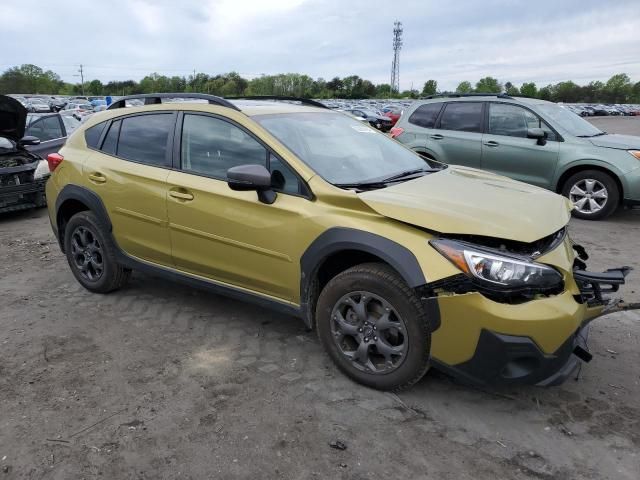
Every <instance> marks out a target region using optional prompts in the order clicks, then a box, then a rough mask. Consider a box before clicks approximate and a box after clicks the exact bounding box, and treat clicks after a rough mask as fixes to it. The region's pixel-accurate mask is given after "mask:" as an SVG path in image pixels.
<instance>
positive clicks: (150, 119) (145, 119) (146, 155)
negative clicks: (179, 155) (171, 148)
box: [116, 113, 174, 166]
mask: <svg viewBox="0 0 640 480" xmlns="http://www.w3.org/2000/svg"><path fill="white" fill-rule="evenodd" d="M173 125H174V116H173V114H171V113H156V114H152V115H136V116H134V117H125V118H123V119H122V125H121V126H120V136H119V139H118V148H117V150H116V155H117V156H118V157H122V158H125V159H127V160H133V161H134V162H140V163H145V164H147V165H157V166H166V165H168V161H167V145H168V142H169V137H170V136H171V135H172V134H173Z"/></svg>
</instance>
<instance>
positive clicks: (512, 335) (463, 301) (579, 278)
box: [431, 243, 640, 386]
mask: <svg viewBox="0 0 640 480" xmlns="http://www.w3.org/2000/svg"><path fill="white" fill-rule="evenodd" d="M574 249H575V251H576V252H577V253H578V258H575V257H573V256H571V257H569V256H568V253H569V251H570V250H574ZM561 257H563V258H564V259H565V260H564V261H563V262H559V263H562V264H563V265H565V267H566V266H568V265H570V264H571V262H568V260H573V265H574V267H573V270H568V269H565V270H564V271H565V273H566V275H565V290H564V291H563V292H562V293H560V294H558V295H550V296H540V297H538V298H535V299H533V300H529V301H525V302H522V303H506V302H505V303H503V302H499V301H494V300H491V299H489V298H487V297H485V296H484V295H483V294H481V293H480V292H477V291H472V292H467V293H462V294H454V293H448V292H440V293H439V294H438V296H437V297H434V298H436V299H437V302H438V307H439V310H440V315H441V326H440V328H439V329H438V330H437V331H435V332H434V333H433V335H432V342H431V353H432V360H433V363H434V364H435V365H436V366H437V367H439V368H440V369H442V370H443V371H445V372H448V373H450V374H452V375H454V376H455V377H458V378H460V379H462V380H464V381H467V382H471V383H475V384H480V385H501V384H502V385H504V384H515V385H521V384H534V385H544V386H547V385H558V384H560V383H562V382H563V381H564V380H565V379H566V378H568V377H569V376H570V375H571V374H572V373H573V372H574V371H575V369H576V368H577V367H578V365H579V363H580V360H584V361H589V360H590V355H589V354H588V352H587V350H586V338H587V332H588V324H589V322H590V321H592V320H593V319H595V318H597V317H599V316H602V315H606V314H609V313H613V312H615V311H620V310H630V309H638V308H640V304H628V303H624V302H621V301H610V300H609V299H608V298H607V295H609V294H611V293H613V292H616V291H617V290H618V287H619V285H621V284H623V283H624V278H625V276H626V275H627V274H628V273H629V271H630V269H629V268H628V267H622V268H619V269H611V270H608V271H606V272H603V273H592V272H588V271H586V270H585V269H584V267H585V264H584V261H583V260H585V261H586V259H587V258H588V257H587V256H586V253H584V249H582V248H581V247H579V246H577V245H576V246H574V245H573V244H571V243H566V244H565V248H560V249H558V250H557V251H556V252H555V253H551V254H548V255H547V256H546V257H545V259H546V260H548V261H550V260H553V259H555V260H558V259H559V258H561ZM549 263H551V264H554V262H551V261H550V262H549ZM570 272H571V273H570Z"/></svg>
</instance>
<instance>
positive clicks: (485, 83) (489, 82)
mask: <svg viewBox="0 0 640 480" xmlns="http://www.w3.org/2000/svg"><path fill="white" fill-rule="evenodd" d="M501 91H502V85H500V82H498V80H497V79H495V78H493V77H484V78H481V79H480V80H478V83H476V92H478V93H500V92H501Z"/></svg>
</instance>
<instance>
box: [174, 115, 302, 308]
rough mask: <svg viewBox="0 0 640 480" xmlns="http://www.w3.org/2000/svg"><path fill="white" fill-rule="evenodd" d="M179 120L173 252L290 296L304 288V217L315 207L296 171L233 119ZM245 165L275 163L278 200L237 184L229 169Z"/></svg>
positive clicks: (195, 267)
mask: <svg viewBox="0 0 640 480" xmlns="http://www.w3.org/2000/svg"><path fill="white" fill-rule="evenodd" d="M178 123H179V128H178V130H179V134H178V135H179V138H180V149H179V151H180V157H181V164H180V170H175V171H172V172H171V173H170V174H169V178H168V184H169V191H168V199H167V205H168V214H169V229H170V232H171V244H172V253H173V258H174V262H175V264H176V266H177V267H178V268H180V269H181V270H184V271H187V272H190V273H193V274H196V275H199V276H203V277H207V278H209V279H213V280H216V281H219V282H222V283H224V284H228V285H232V286H235V287H239V288H241V289H247V290H251V291H256V292H261V293H263V294H267V295H270V296H274V297H278V298H281V299H285V300H291V299H292V298H294V294H295V293H296V292H294V291H293V289H294V288H299V284H298V283H297V282H291V279H292V278H299V275H300V266H299V264H298V261H297V256H296V253H295V252H298V253H299V251H300V248H301V247H300V245H298V243H299V235H298V234H297V231H296V226H297V225H298V224H299V222H298V220H299V219H300V218H301V217H302V216H303V212H304V211H305V208H306V207H307V206H308V205H309V204H310V202H309V200H308V199H307V198H306V196H305V192H304V189H303V186H304V185H303V184H302V182H301V181H300V179H299V178H298V177H297V175H296V174H295V173H294V172H293V170H292V169H291V168H290V167H289V166H287V165H286V164H285V163H284V162H283V161H282V160H281V159H279V158H278V157H277V156H275V155H274V154H273V153H272V152H270V151H269V149H268V148H266V146H265V145H264V144H263V143H262V142H261V141H259V140H258V139H256V138H255V137H254V136H252V135H251V134H250V133H248V132H247V131H246V130H245V129H244V128H241V127H240V126H239V125H237V124H235V123H232V122H231V121H230V120H228V119H226V118H223V117H219V116H215V115H211V114H201V113H196V112H194V113H185V114H184V115H183V118H182V120H179V121H178ZM243 164H258V165H264V166H266V167H267V168H270V170H271V171H272V174H273V180H274V189H275V190H276V191H279V192H280V193H278V195H277V198H276V200H275V202H274V203H273V204H270V205H267V204H265V203H261V202H260V201H259V200H258V196H257V195H256V192H253V191H249V192H240V191H234V190H231V189H230V188H229V186H228V185H227V182H226V178H227V170H228V169H229V168H231V167H234V166H238V165H243Z"/></svg>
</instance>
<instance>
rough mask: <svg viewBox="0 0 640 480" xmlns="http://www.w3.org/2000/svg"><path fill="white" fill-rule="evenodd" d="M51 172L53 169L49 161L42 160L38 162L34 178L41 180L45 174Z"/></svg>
mask: <svg viewBox="0 0 640 480" xmlns="http://www.w3.org/2000/svg"><path fill="white" fill-rule="evenodd" d="M50 173H51V171H50V170H49V164H48V163H47V161H46V160H40V162H39V163H38V166H37V167H36V171H35V173H34V174H33V178H34V179H35V180H40V179H41V178H44V177H45V176H47V175H49V174H50Z"/></svg>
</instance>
